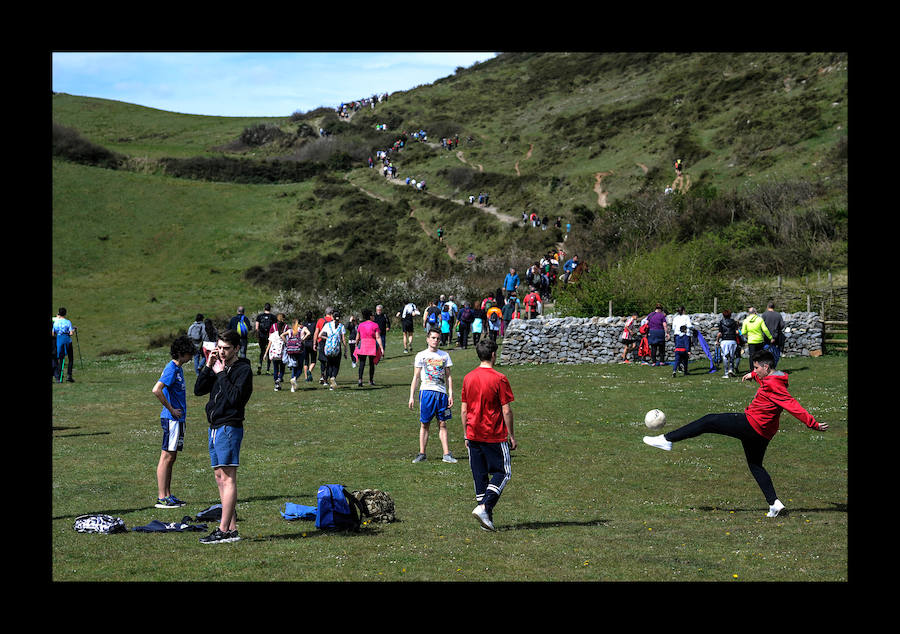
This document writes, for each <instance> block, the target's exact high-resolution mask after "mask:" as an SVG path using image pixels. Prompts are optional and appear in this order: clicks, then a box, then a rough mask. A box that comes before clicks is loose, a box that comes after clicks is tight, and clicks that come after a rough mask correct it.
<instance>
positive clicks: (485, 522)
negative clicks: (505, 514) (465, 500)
mask: <svg viewBox="0 0 900 634" xmlns="http://www.w3.org/2000/svg"><path fill="white" fill-rule="evenodd" d="M472 515H474V516H475V519H476V520H478V523H479V524H481V526H482V527H483V528H484V529H486V530H489V531H492V530H494V523H493V522H492V521H491V518H490V516H489V515H488V512H487V509H485V508H484V504H479V505H478V506H476V507H475V508H474V509H472Z"/></svg>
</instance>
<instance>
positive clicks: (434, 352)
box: [409, 328, 456, 463]
mask: <svg viewBox="0 0 900 634" xmlns="http://www.w3.org/2000/svg"><path fill="white" fill-rule="evenodd" d="M425 340H426V342H427V343H428V347H427V348H426V349H425V350H422V352H420V353H418V354H417V355H416V360H415V362H414V363H413V367H414V368H415V369H414V371H413V378H412V382H411V383H410V384H409V409H413V407H414V405H415V402H416V398H415V391H416V383H421V385H420V387H419V422H420V423H421V425H420V426H419V453H418V454H416V457H415V458H414V459H413V462H422V461H423V460H425V447H426V445H427V444H428V435H429V431H430V428H431V421H432V420H433V419H434V418H437V420H438V425H439V429H438V436H439V437H440V439H441V448H442V449H443V452H444V456H443V461H444V462H450V463H454V462H456V458H454V457H453V455H452V454H451V453H450V443H449V433H448V431H447V421H448V420H450V418H451V409H450V408H452V407H453V379H452V377H451V375H450V368H451V367H452V366H453V361H452V360H451V359H450V355H449V354H448V353H447V352H445V351H444V350H441V349H440V348H439V347H438V346H439V345H440V343H441V331H440V330H438V329H436V328H431V329H429V330H428V335H427V337H426V339H425Z"/></svg>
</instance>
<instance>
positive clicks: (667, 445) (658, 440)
mask: <svg viewBox="0 0 900 634" xmlns="http://www.w3.org/2000/svg"><path fill="white" fill-rule="evenodd" d="M644 443H646V444H648V445H650V446H651V447H657V448H658V449H664V450H665V451H672V443H671V442H670V441H668V440H666V437H665V435H664V434H660V435H659V436H644Z"/></svg>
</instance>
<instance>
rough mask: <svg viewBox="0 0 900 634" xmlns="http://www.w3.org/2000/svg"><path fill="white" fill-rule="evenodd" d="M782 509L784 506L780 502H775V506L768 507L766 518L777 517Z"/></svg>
mask: <svg viewBox="0 0 900 634" xmlns="http://www.w3.org/2000/svg"><path fill="white" fill-rule="evenodd" d="M783 509H784V504H782V503H781V500H775V504H773V505H772V506H770V507H769V512H768V513H766V517H778V514H779V513H781V511H782V510H783Z"/></svg>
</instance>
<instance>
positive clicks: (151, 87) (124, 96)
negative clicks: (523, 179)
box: [52, 51, 495, 117]
mask: <svg viewBox="0 0 900 634" xmlns="http://www.w3.org/2000/svg"><path fill="white" fill-rule="evenodd" d="M494 55H495V53H478V52H452V51H448V52H377V51H375V52H352V53H338V52H308V53H280V52H246V53H240V52H154V53H140V52H122V53H116V52H54V53H53V55H52V77H53V79H52V81H53V87H52V89H53V91H54V92H64V93H68V94H71V95H79V96H83V97H102V98H104V99H114V100H116V101H124V102H127V103H133V104H138V105H141V106H148V107H150V108H157V109H159V110H167V111H171V112H180V113H185V114H201V115H215V116H264V117H286V116H289V115H291V114H292V113H294V112H296V111H300V112H307V111H309V110H313V109H315V108H318V107H319V106H337V105H338V104H340V103H341V102H342V101H352V100H354V99H359V98H362V97H369V96H371V95H373V94H376V93H377V94H381V93H385V92H387V93H390V92H395V91H398V90H409V89H411V88H414V87H416V86H418V85H421V84H430V83H432V82H434V81H436V80H438V79H440V78H442V77H446V76H447V75H451V74H453V72H454V71H455V70H456V69H457V68H458V67H463V68H468V67H470V66H472V64H474V63H476V62H480V61H484V60H487V59H490V58H492V57H494Z"/></svg>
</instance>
